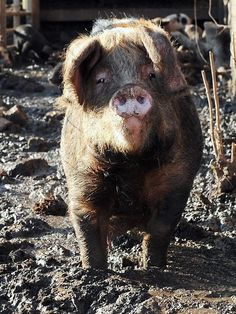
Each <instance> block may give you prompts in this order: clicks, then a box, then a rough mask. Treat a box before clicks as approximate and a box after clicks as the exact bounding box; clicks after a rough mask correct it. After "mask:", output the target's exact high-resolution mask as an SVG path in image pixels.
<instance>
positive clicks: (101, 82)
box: [96, 77, 106, 85]
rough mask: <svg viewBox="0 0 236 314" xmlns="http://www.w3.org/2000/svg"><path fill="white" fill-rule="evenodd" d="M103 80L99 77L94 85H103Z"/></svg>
mask: <svg viewBox="0 0 236 314" xmlns="http://www.w3.org/2000/svg"><path fill="white" fill-rule="evenodd" d="M105 81H106V80H105V78H104V77H101V78H99V79H97V80H96V84H97V85H98V84H104V83H105Z"/></svg>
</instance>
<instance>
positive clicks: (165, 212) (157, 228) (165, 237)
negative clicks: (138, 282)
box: [143, 187, 190, 268]
mask: <svg viewBox="0 0 236 314" xmlns="http://www.w3.org/2000/svg"><path fill="white" fill-rule="evenodd" d="M189 191H190V187H189V188H186V187H183V189H181V187H178V188H176V190H175V191H172V193H168V195H167V196H166V197H165V199H164V201H162V202H161V204H159V206H158V205H157V206H156V208H155V209H154V210H153V211H152V215H151V218H150V220H149V221H148V224H147V228H146V235H145V236H144V238H143V267H144V268H148V267H149V266H157V267H160V268H163V267H165V266H166V263H167V250H168V246H169V243H170V239H171V236H172V234H173V232H174V230H175V227H176V225H177V224H178V222H179V220H180V218H181V214H182V212H183V210H184V208H185V205H186V202H187V199H188V196H189Z"/></svg>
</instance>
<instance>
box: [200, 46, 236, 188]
mask: <svg viewBox="0 0 236 314" xmlns="http://www.w3.org/2000/svg"><path fill="white" fill-rule="evenodd" d="M209 57H210V65H211V76H212V86H213V98H214V106H215V119H214V117H213V112H214V110H213V103H212V98H211V92H210V88H209V84H208V81H207V78H206V74H205V72H204V71H202V72H201V73H202V78H203V83H204V86H205V89H206V95H207V100H208V104H209V113H210V135H211V141H212V144H213V150H214V155H215V159H216V161H215V162H214V164H213V166H214V174H215V177H216V183H217V188H218V192H220V193H222V192H232V191H234V190H235V189H236V143H232V146H231V159H230V160H228V159H226V158H225V155H224V146H223V140H222V132H221V116H220V105H219V97H218V91H217V80H216V70H215V62H214V56H213V53H212V52H210V53H209Z"/></svg>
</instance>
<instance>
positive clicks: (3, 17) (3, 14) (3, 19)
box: [0, 0, 7, 48]
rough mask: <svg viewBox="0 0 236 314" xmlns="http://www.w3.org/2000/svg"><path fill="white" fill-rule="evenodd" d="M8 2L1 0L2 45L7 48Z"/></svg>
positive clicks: (0, 36) (0, 27)
mask: <svg viewBox="0 0 236 314" xmlns="http://www.w3.org/2000/svg"><path fill="white" fill-rule="evenodd" d="M6 45H7V43H6V2H5V0H0V46H3V47H4V48H6Z"/></svg>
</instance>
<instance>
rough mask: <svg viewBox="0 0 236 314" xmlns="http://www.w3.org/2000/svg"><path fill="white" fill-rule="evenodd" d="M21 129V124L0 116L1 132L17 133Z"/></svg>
mask: <svg viewBox="0 0 236 314" xmlns="http://www.w3.org/2000/svg"><path fill="white" fill-rule="evenodd" d="M19 131H20V126H19V125H17V124H15V123H12V122H11V121H9V120H8V119H5V118H2V117H0V132H10V133H17V132H19Z"/></svg>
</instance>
